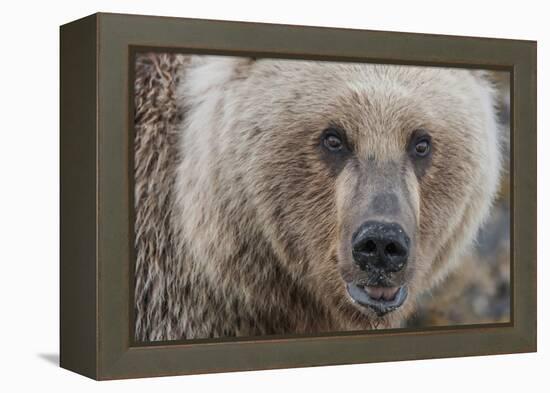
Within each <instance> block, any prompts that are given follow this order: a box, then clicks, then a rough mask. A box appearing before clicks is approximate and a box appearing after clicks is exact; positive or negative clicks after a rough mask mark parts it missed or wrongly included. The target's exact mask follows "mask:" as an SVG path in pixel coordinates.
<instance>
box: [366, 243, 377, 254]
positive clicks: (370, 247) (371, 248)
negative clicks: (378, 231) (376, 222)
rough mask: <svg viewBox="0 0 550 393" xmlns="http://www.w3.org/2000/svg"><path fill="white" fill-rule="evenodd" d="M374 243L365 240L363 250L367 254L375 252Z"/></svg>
mask: <svg viewBox="0 0 550 393" xmlns="http://www.w3.org/2000/svg"><path fill="white" fill-rule="evenodd" d="M376 249H377V247H376V243H375V242H374V241H373V240H367V242H366V243H365V248H364V252H365V253H367V254H374V253H376Z"/></svg>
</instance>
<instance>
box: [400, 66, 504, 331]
mask: <svg viewBox="0 0 550 393" xmlns="http://www.w3.org/2000/svg"><path fill="white" fill-rule="evenodd" d="M489 77H490V79H491V80H492V81H493V82H494V84H495V86H496V88H497V99H498V101H497V103H498V117H499V122H500V123H501V126H502V130H503V141H502V148H503V156H504V171H503V174H502V181H501V187H500V192H499V195H498V197H497V200H496V202H495V204H494V207H493V210H492V212H491V215H490V217H489V219H488V220H487V222H486V223H485V225H484V226H483V227H482V228H481V229H480V231H479V233H478V236H477V241H476V244H475V247H474V248H473V250H472V252H471V253H470V255H468V256H466V257H465V258H464V261H463V263H462V264H461V266H460V268H459V269H458V270H456V271H455V272H454V273H452V274H451V275H450V276H449V278H448V279H447V280H446V281H444V282H443V283H441V284H440V285H439V286H438V287H437V288H435V289H434V290H432V291H431V293H427V294H425V295H424V296H423V298H421V299H420V302H419V303H420V304H421V307H420V308H419V309H418V311H417V312H416V313H415V314H414V315H413V316H412V317H411V318H410V319H409V321H407V325H406V326H407V327H423V326H442V325H447V326H449V325H461V324H480V323H491V322H509V321H510V174H509V168H510V149H509V146H510V143H509V140H510V74H509V73H508V72H492V73H491V74H490V75H489Z"/></svg>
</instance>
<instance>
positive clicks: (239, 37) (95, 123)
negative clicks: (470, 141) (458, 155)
mask: <svg viewBox="0 0 550 393" xmlns="http://www.w3.org/2000/svg"><path fill="white" fill-rule="evenodd" d="M144 50H148V51H163V52H182V53H193V54H224V55H227V54H231V55H235V56H244V55H246V56H258V57H274V58H290V59H310V60H338V61H343V62H349V61H354V62H365V63H384V64H403V65H422V66H444V67H460V68H483V69H488V70H498V71H507V72H509V73H510V91H511V94H510V96H511V97H510V98H511V99H510V101H511V105H510V106H511V111H510V126H511V137H510V153H511V158H510V160H511V161H510V168H511V169H510V178H511V184H510V189H511V206H512V210H511V288H512V290H511V310H510V315H511V321H510V322H509V323H496V324H484V325H473V326H472V325H464V326H449V327H434V328H422V329H389V330H383V331H377V330H373V331H362V332H339V333H330V334H323V335H313V336H303V335H301V336H298V335H296V336H266V337H250V338H248V337H247V338H224V339H203V340H191V341H186V342H173V343H172V342H161V343H136V342H135V341H134V339H133V335H132V331H133V330H132V329H133V324H132V313H133V311H132V310H133V295H132V294H133V292H132V289H133V287H132V282H133V276H132V274H131V272H132V268H133V266H134V265H133V263H134V262H133V258H134V257H135V256H134V251H133V220H132V217H133V208H132V206H133V200H132V194H133V192H132V191H131V190H133V188H132V186H133V165H132V162H133V161H132V160H133V150H132V146H133V144H132V140H133V139H132V135H133V134H132V133H133V114H132V113H133V112H132V108H133V106H132V105H133V104H132V102H133V87H132V81H133V73H132V70H133V64H134V61H135V55H136V53H137V52H140V51H144ZM60 55H61V59H60V79H61V84H60V92H61V97H60V100H61V111H60V128H61V131H60V134H61V137H60V151H61V156H60V177H61V188H60V208H61V217H60V223H61V235H60V243H61V244H60V283H61V287H60V338H61V343H60V365H61V367H63V368H66V369H68V370H71V371H74V372H77V373H79V374H82V375H85V376H88V377H90V378H93V379H97V380H107V379H121V378H138V377H153V376H165V375H181V374H197V373H211V372H226V371H240V370H261V369H276V368H290V367H310V366H322V365H338V364H353V363H366V362H384V361H396V360H413V359H428V358H444V357H457V356H478V355H491V354H505V353H521V352H533V351H536V342H537V341H536V339H537V314H536V310H537V307H536V301H537V299H536V191H537V184H536V42H534V41H523V40H509V39H494V38H474V37H458V36H445V35H430V34H417V33H414V34H413V33H397V32H383V31H367V30H353V29H340V28H338V29H337V28H322V27H304V26H289V25H274V24H260V23H244V22H226V21H211V20H197V19H185V18H172V17H158V16H138V15H122V14H108V13H98V14H94V15H91V16H88V17H86V18H83V19H80V20H78V21H75V22H71V23H68V24H66V25H63V26H61V29H60Z"/></svg>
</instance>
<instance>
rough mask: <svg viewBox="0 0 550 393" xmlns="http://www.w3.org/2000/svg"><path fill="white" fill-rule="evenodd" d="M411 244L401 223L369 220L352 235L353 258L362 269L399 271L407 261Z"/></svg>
mask: <svg viewBox="0 0 550 393" xmlns="http://www.w3.org/2000/svg"><path fill="white" fill-rule="evenodd" d="M409 244H410V239H409V236H407V233H406V232H405V230H404V229H403V228H402V227H401V225H399V224H397V223H385V222H379V221H367V222H365V223H363V224H362V225H361V226H360V227H359V229H358V230H357V231H356V232H355V233H354V234H353V236H352V254H353V259H354V260H355V262H356V263H357V264H358V265H359V267H360V268H361V270H366V271H367V270H371V269H372V268H376V269H380V270H384V271H386V272H398V271H400V270H401V269H403V267H404V266H405V264H406V263H407V259H408V257H409Z"/></svg>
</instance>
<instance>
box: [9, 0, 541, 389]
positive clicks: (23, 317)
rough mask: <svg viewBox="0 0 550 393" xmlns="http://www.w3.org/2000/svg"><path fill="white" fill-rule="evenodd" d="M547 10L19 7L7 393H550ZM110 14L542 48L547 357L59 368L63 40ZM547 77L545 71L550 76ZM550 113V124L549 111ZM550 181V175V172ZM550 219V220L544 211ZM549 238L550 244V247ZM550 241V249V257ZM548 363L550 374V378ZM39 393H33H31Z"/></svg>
mask: <svg viewBox="0 0 550 393" xmlns="http://www.w3.org/2000/svg"><path fill="white" fill-rule="evenodd" d="M544 6H545V2H543V1H529V0H523V1H514V2H505V1H493V2H482V1H479V0H478V1H469V0H454V1H452V2H445V1H431V2H427V1H419V0H416V1H410V0H404V1H401V0H392V1H370V2H369V1H361V2H359V1H358V2H355V3H354V2H352V1H346V0H338V1H331V2H328V3H327V4H325V3H322V2H320V1H312V2H310V3H307V2H305V1H304V2H300V1H298V0H290V1H283V0H272V1H255V2H252V1H251V2H248V3H247V2H246V1H240V0H229V1H210V0H195V1H174V0H171V1H168V0H154V1H151V0H148V1H144V0H134V1H122V0H117V1H114V0H110V1H106V0H94V1H79V2H77V1H72V2H67V3H62V2H51V1H42V2H39V1H35V2H31V1H24V0H18V1H14V2H11V1H7V2H4V3H3V6H2V9H1V10H0V30H1V34H0V37H1V40H2V45H1V47H0V51H1V52H0V53H1V61H0V70H1V72H0V100H1V105H0V191H1V192H0V263H1V267H2V268H1V270H0V272H1V273H0V295H1V296H0V307H1V309H2V311H1V313H0V337H1V344H0V390H1V391H4V392H10V391H25V390H29V391H32V390H46V389H47V390H54V389H55V390H56V391H62V392H64V391H79V392H89V391H119V390H120V389H125V390H126V391H129V390H130V389H132V390H133V391H151V390H153V391H155V390H157V391H159V390H160V389H171V390H175V389H178V390H181V391H185V392H205V391H216V390H217V391H219V390H222V391H239V392H243V391H245V392H248V391H250V392H252V391H262V392H271V391H273V392H280V391H289V392H290V391H298V389H304V390H306V391H330V392H336V391H338V392H339V391H348V390H353V391H370V392H374V391H378V390H382V391H386V390H389V391H392V392H393V391H401V392H404V391H406V392H440V391H445V392H465V391H499V392H509V391H510V392H512V391H523V390H525V389H534V390H535V391H541V390H543V387H546V388H548V387H549V386H550V381H549V379H550V374H549V372H548V370H549V368H548V364H550V348H549V347H550V343H549V340H548V334H545V333H547V332H548V331H549V329H550V326H549V321H548V313H545V312H544V308H545V306H546V305H547V304H548V303H547V300H548V293H549V292H548V290H545V286H544V284H543V283H545V282H546V283H548V282H550V280H549V279H550V277H549V274H548V273H549V272H550V270H549V269H545V267H544V263H545V261H546V260H547V259H548V257H549V256H550V255H549V253H550V249H549V247H548V234H549V233H550V216H549V214H550V213H549V211H550V210H549V209H547V208H545V206H542V205H543V203H544V201H547V200H548V198H549V197H550V182H549V181H548V178H546V181H545V179H544V178H543V177H544V175H545V168H548V165H549V164H550V162H549V161H550V154H547V153H546V154H545V152H546V150H548V149H550V141H549V137H548V134H545V131H547V130H546V129H545V128H546V127H545V125H547V124H548V109H549V107H548V102H549V96H550V86H549V83H550V80H549V78H550V76H549V74H550V68H549V66H548V63H544V62H545V61H547V60H548V59H549V58H550V53H549V51H550V37H549V34H548V25H549V22H548V15H549V13H548V10H544V8H545V7H544ZM96 11H105V12H123V13H139V14H152V15H169V16H185V17H195V18H210V19H228V20H243V21H255V22H273V23H289V24H303V25H318V26H334V27H350V28H360V29H379V30H396V31H409V32H422V33H442V34H456V35H470V36H487V37H501V38H520V39H531V40H538V43H539V46H538V50H539V52H538V53H539V57H538V59H539V67H538V70H539V74H538V80H539V83H538V86H539V101H538V108H539V111H538V114H539V119H538V130H539V131H538V141H539V196H538V200H539V228H538V229H539V232H538V243H539V250H538V251H539V253H538V255H539V257H538V261H539V285H538V288H539V314H538V315H539V353H538V354H526V355H505V356H490V357H475V358H463V359H446V360H429V361H428V360H426V361H414V362H397V363H385V364H369V365H356V366H337V367H321V368H306V369H293V370H277V371H261V372H247V373H229V374H217V375H206V376H191V377H170V378H156V379H144V380H130V381H115V382H102V383H96V382H93V381H91V380H88V379H85V378H83V377H80V376H78V375H76V374H73V373H70V372H68V371H65V370H62V369H60V368H58V367H57V366H56V365H54V363H55V362H57V354H58V345H59V339H58V315H59V309H58V285H59V280H58V258H59V246H58V244H59V224H58V222H59V219H58V217H59V209H58V200H59V192H58V190H59V178H58V173H59V159H58V156H59V146H58V144H59V134H58V124H59V123H58V122H59V120H58V110H59V107H58V99H59V89H58V86H59V80H58V66H59V61H58V58H59V45H58V41H59V40H58V26H59V25H60V24H63V23H66V22H69V21H71V20H74V19H77V18H80V17H82V16H85V15H88V14H91V13H94V12H96ZM543 64H544V67H543V66H542V65H543ZM545 109H546V111H545ZM546 174H547V172H546ZM540 206H542V208H540ZM545 235H546V236H545ZM545 238H546V244H544V241H545ZM545 363H546V365H545ZM31 389H32V390H31Z"/></svg>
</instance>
